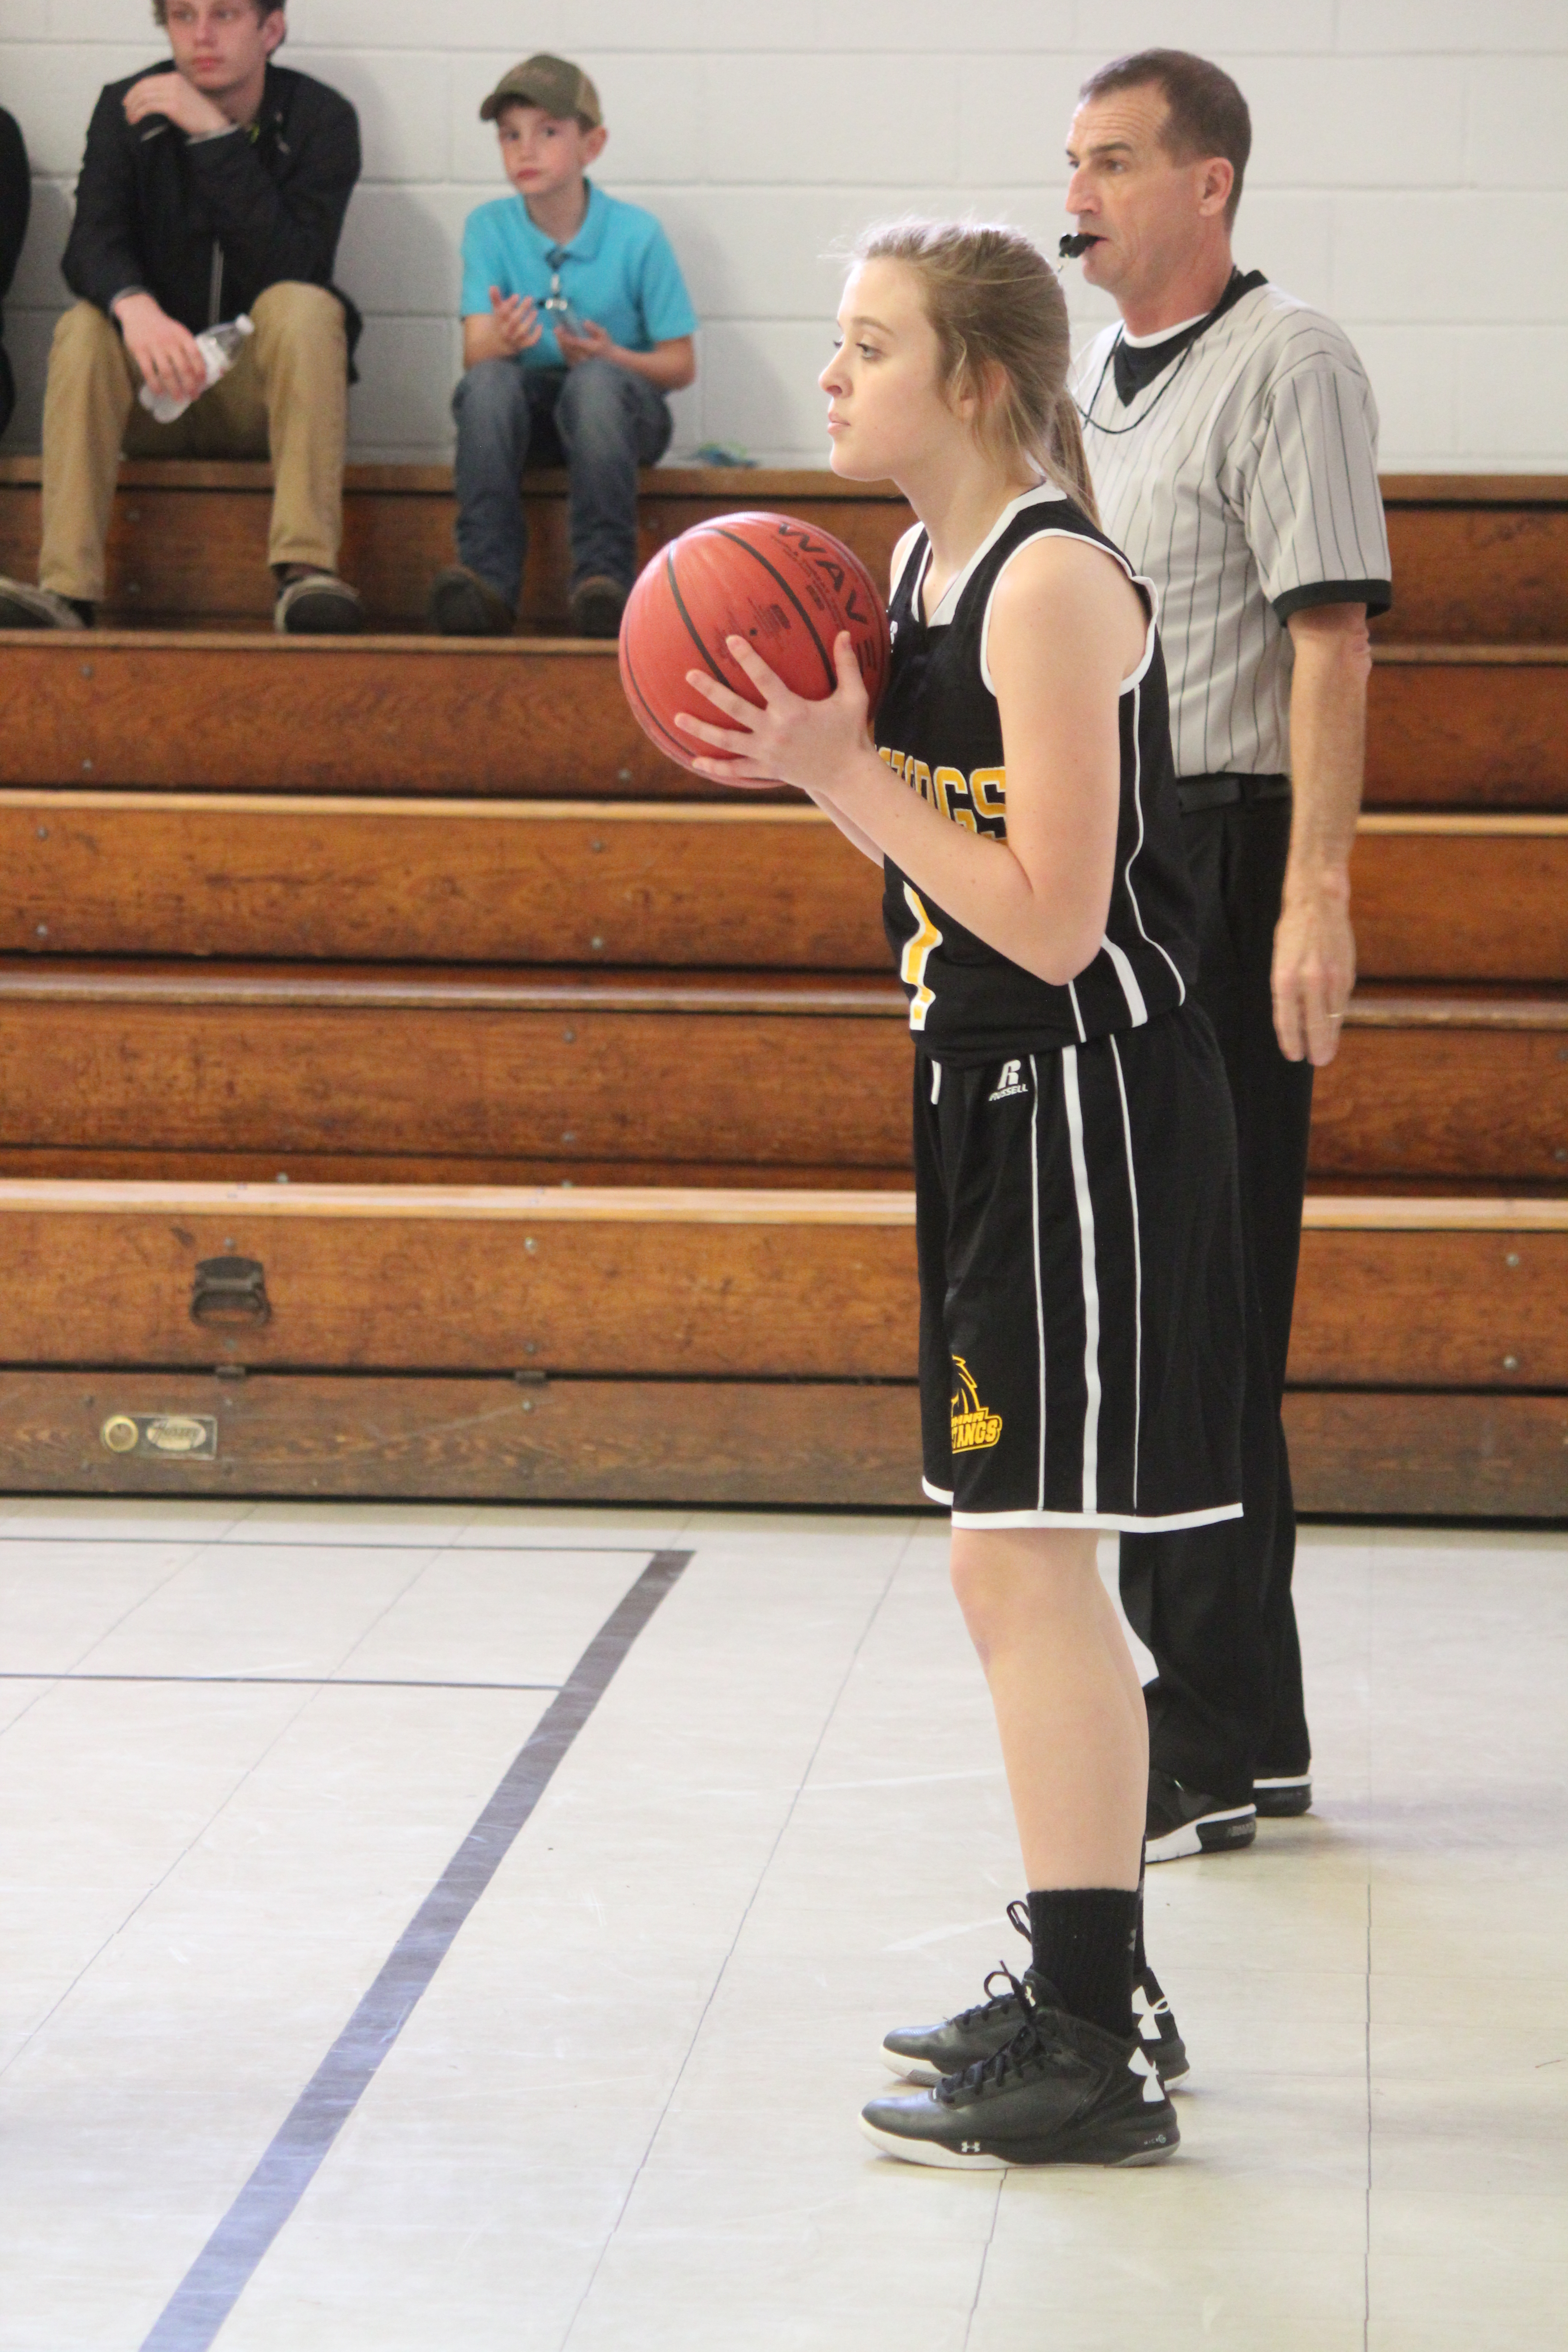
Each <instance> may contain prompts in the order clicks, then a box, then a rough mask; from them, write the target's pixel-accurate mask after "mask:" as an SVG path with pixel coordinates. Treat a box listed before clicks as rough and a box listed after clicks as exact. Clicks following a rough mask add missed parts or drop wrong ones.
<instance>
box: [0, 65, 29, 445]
mask: <svg viewBox="0 0 1568 2352" xmlns="http://www.w3.org/2000/svg"><path fill="white" fill-rule="evenodd" d="M32 203H33V183H32V180H31V178H30V177H29V175H28V172H27V151H26V147H25V146H24V145H23V143H22V134H21V132H20V131H18V130H17V128H16V123H15V122H14V121H12V119H11V117H10V116H9V115H8V114H7V113H6V111H5V108H4V107H0V301H3V300H4V299H5V296H6V295H7V294H9V292H10V291H11V280H12V278H15V276H16V263H17V260H18V258H19V257H20V255H21V251H22V242H23V239H24V238H25V237H26V234H27V215H28V213H29V212H30V211H31V209H32ZM4 338H5V312H4V311H0V433H4V432H5V427H6V425H8V424H9V423H10V421H11V411H12V410H13V408H15V406H16V380H15V378H14V377H13V375H12V373H11V362H10V361H9V359H7V357H6V355H5V341H4Z"/></svg>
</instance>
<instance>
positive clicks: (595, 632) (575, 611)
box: [570, 574, 626, 637]
mask: <svg viewBox="0 0 1568 2352" xmlns="http://www.w3.org/2000/svg"><path fill="white" fill-rule="evenodd" d="M570 609H571V614H572V626H573V628H574V630H575V631H576V633H577V635H579V636H580V637H618V636H619V635H620V634H621V614H623V613H624V612H625V611H626V590H625V589H624V588H623V587H622V586H621V584H620V583H619V581H618V580H606V579H605V578H604V577H603V576H602V575H600V574H595V576H594V577H593V578H592V579H588V580H580V581H579V582H578V583H577V585H576V587H575V588H574V589H573V591H572V603H571V608H570Z"/></svg>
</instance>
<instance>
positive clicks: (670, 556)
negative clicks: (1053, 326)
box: [664, 532, 744, 686]
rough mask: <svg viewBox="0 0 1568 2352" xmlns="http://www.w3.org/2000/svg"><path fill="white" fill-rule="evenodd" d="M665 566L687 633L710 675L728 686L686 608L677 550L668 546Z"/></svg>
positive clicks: (727, 680)
mask: <svg viewBox="0 0 1568 2352" xmlns="http://www.w3.org/2000/svg"><path fill="white" fill-rule="evenodd" d="M723 535H724V536H725V537H728V535H729V534H728V533H727V532H726V533H725V534H723ZM743 544H744V542H743V541H742V545H743ZM664 568H665V571H666V572H667V573H668V577H669V593H670V594H671V595H672V596H673V597H674V599H675V609H676V611H677V612H678V613H679V615H680V619H681V625H682V626H683V627H684V629H685V631H686V634H687V635H688V636H689V638H690V640H691V642H692V644H693V645H694V646H696V648H697V650H698V652H699V653H700V655H701V656H702V663H703V667H704V668H705V669H706V670H707V672H708V675H709V677H711V678H714V679H716V680H717V681H718V683H719V684H720V685H721V686H728V685H729V683H730V681H729V679H728V678H727V677H725V675H724V673H723V671H722V670H721V669H716V668H715V667H714V666H713V656H712V655H711V654H710V652H709V650H708V648H707V646H705V645H704V644H703V642H702V639H701V637H700V635H699V634H698V629H697V624H696V623H695V621H693V619H692V617H691V615H690V614H689V612H688V611H687V609H686V603H685V599H684V598H683V597H682V595H681V593H680V581H679V576H678V574H677V572H676V569H675V550H674V549H673V548H668V549H667V550H666V551H665V558H664Z"/></svg>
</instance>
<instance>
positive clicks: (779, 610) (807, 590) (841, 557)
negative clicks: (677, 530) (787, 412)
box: [621, 514, 889, 768]
mask: <svg viewBox="0 0 1568 2352" xmlns="http://www.w3.org/2000/svg"><path fill="white" fill-rule="evenodd" d="M841 629H847V630H848V632H849V635H850V637H851V638H852V640H853V641H854V646H855V657H856V659H857V661H858V663H859V665H860V675H861V677H863V678H864V679H865V681H866V691H867V693H868V695H869V696H870V698H871V709H872V710H873V712H874V711H875V710H876V708H877V705H878V703H879V700H880V699H881V695H882V688H883V687H884V686H885V685H886V683H887V677H888V658H889V637H888V615H887V613H886V612H885V610H884V609H883V605H882V599H881V597H880V595H879V593H878V591H877V589H876V587H875V585H874V584H873V583H872V579H871V575H870V573H869V572H868V571H867V569H866V567H865V565H864V564H863V563H862V562H861V561H860V559H859V557H858V555H855V554H852V553H851V551H849V549H848V548H847V547H846V546H845V545H844V543H843V541H842V540H837V539H835V538H833V536H832V535H831V533H830V532H828V531H826V530H811V529H808V527H807V526H806V525H805V523H803V522H795V521H792V520H791V519H790V517H789V516H788V515H777V514H732V515H715V516H714V517H713V519H712V520H711V521H710V522H700V523H694V524H693V525H692V527H691V529H690V530H683V531H682V532H681V534H680V537H679V539H677V540H672V541H670V543H669V545H668V547H665V548H661V549H660V550H659V551H658V554H657V555H656V556H655V557H654V559H653V561H652V562H651V563H649V564H648V565H647V567H646V569H645V570H644V572H643V573H642V575H641V577H640V578H639V580H638V581H637V585H636V587H635V588H634V589H633V590H632V593H631V594H630V596H629V597H628V598H627V600H626V611H625V613H624V614H622V616H621V684H622V686H623V687H624V688H625V689H626V700H627V701H628V702H629V703H630V704H631V707H632V709H633V711H634V712H635V713H636V715H637V720H638V722H639V724H640V725H641V726H642V727H643V729H644V730H645V731H646V732H647V734H648V735H649V736H650V737H651V738H652V740H654V742H656V743H657V744H658V748H659V750H660V751H663V752H666V753H668V757H669V758H670V759H672V760H678V761H679V763H680V765H681V766H682V767H683V768H689V767H690V766H691V765H692V762H693V761H695V760H699V759H701V758H703V757H705V756H718V757H721V756H722V755H721V754H711V755H710V752H709V747H708V746H707V745H705V744H701V743H696V742H693V740H692V739H691V738H690V736H689V735H683V734H682V733H681V732H680V730H679V729H678V728H677V727H676V725H675V715H676V713H677V711H679V710H684V711H686V712H687V713H688V714H689V716H690V717H691V718H693V719H707V720H708V721H709V723H710V725H712V726H715V727H722V726H724V725H726V724H727V722H726V720H725V719H723V717H722V716H721V713H720V712H718V711H716V710H715V709H713V708H712V706H711V704H710V703H707V702H705V701H704V700H703V698H702V697H701V696H700V694H698V693H696V692H695V691H694V690H693V689H692V688H691V687H689V685H688V684H687V682H686V674H687V672H688V670H692V669H705V670H707V671H708V672H709V674H710V677H717V678H722V680H723V681H724V684H725V685H726V686H728V687H731V688H733V690H734V691H735V693H737V694H738V695H741V696H742V698H744V699H745V700H746V701H747V702H751V703H756V702H757V701H758V697H757V694H756V692H755V690H754V688H752V683H751V680H750V679H749V678H748V677H746V675H745V673H744V671H743V670H742V669H741V668H739V667H737V665H736V663H735V662H734V660H733V659H732V658H731V655H730V653H729V651H728V649H727V647H726V646H725V642H724V641H725V639H726V638H727V637H731V636H736V637H745V638H747V639H749V641H750V642H751V644H752V645H753V646H755V647H756V649H757V651H758V653H759V654H760V655H761V656H762V657H763V660H764V661H765V662H766V663H767V665H768V667H769V668H770V669H773V670H776V671H777V673H778V675H779V677H781V678H783V680H784V684H785V685H786V686H787V687H789V688H792V689H793V690H794V692H795V693H796V694H800V695H804V696H805V697H806V698H807V699H808V700H810V701H813V702H820V701H822V700H823V699H825V698H826V696H828V695H830V694H831V693H833V691H834V689H835V688H836V687H837V683H838V675H837V670H836V669H835V668H834V666H833V641H834V639H835V638H836V637H837V635H838V633H839V631H840V630H841Z"/></svg>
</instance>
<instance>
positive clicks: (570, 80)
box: [479, 55, 605, 131]
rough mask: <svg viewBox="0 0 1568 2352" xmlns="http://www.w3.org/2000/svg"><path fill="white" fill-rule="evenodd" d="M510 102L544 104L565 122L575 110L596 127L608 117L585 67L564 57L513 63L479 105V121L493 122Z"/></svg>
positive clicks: (545, 56)
mask: <svg viewBox="0 0 1568 2352" xmlns="http://www.w3.org/2000/svg"><path fill="white" fill-rule="evenodd" d="M509 103H510V104H512V105H516V106H542V108H543V109H544V111H545V113H546V114H552V115H554V116H555V117H556V119H557V121H562V122H564V121H566V119H567V117H568V116H569V115H574V114H575V115H578V116H580V117H581V119H582V120H583V121H584V122H585V123H587V125H588V127H589V129H590V130H593V131H597V130H598V129H599V127H600V125H601V124H602V123H603V121H604V120H605V118H604V115H603V113H602V112H601V111H600V108H599V93H598V91H597V90H596V89H595V88H594V85H593V83H592V82H591V81H590V80H589V79H588V77H587V75H586V74H585V73H584V71H583V68H582V67H581V66H574V65H572V64H570V63H569V62H568V61H567V59H566V58H552V57H550V56H548V55H541V56H539V57H537V58H528V59H526V61H525V62H524V63H523V64H522V65H520V66H513V68H512V69H511V71H510V73H504V74H502V76H501V78H500V81H498V82H497V84H496V86H495V88H494V89H492V90H491V92H490V94H489V98H487V99H486V100H485V102H484V104H483V105H482V106H481V107H480V109H479V121H481V122H493V121H495V119H496V116H497V115H498V114H499V113H500V110H501V108H502V107H503V106H506V105H508V104H509Z"/></svg>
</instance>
